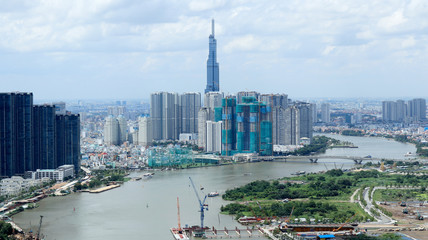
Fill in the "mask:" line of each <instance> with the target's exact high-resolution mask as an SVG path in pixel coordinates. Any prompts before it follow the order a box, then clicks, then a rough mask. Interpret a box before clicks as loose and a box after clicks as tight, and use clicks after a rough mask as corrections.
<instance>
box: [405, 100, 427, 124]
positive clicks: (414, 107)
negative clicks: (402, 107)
mask: <svg viewBox="0 0 428 240" xmlns="http://www.w3.org/2000/svg"><path fill="white" fill-rule="evenodd" d="M407 104H408V105H407V113H408V114H407V115H408V117H409V118H410V120H411V121H413V122H418V121H421V120H425V119H426V109H427V105H426V100H425V99H423V98H415V99H412V100H410V101H409V102H408V103H407Z"/></svg>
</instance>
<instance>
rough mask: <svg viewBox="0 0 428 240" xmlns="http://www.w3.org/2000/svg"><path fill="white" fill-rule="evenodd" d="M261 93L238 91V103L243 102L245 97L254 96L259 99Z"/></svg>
mask: <svg viewBox="0 0 428 240" xmlns="http://www.w3.org/2000/svg"><path fill="white" fill-rule="evenodd" d="M259 95H260V94H259V93H258V92H256V91H242V92H238V93H237V94H236V104H241V103H242V98H243V97H254V98H256V99H259Z"/></svg>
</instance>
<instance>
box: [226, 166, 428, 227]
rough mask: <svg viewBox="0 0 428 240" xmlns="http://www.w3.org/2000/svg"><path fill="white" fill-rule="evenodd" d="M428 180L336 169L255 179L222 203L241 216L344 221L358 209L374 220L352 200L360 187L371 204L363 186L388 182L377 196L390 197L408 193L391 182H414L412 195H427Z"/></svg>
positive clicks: (361, 217) (360, 218) (361, 216)
mask: <svg viewBox="0 0 428 240" xmlns="http://www.w3.org/2000/svg"><path fill="white" fill-rule="evenodd" d="M427 185H428V176H427V175H411V174H406V175H402V174H388V173H384V172H379V171H378V170H363V171H353V172H349V171H342V170H341V169H332V170H329V171H326V172H320V173H311V174H306V175H303V176H297V177H286V178H282V179H278V180H273V181H264V180H261V181H254V182H251V183H248V184H246V185H244V186H241V187H237V188H234V189H229V190H227V191H226V193H225V194H223V195H222V198H223V199H224V200H228V201H233V202H232V203H229V204H227V205H226V206H222V207H221V212H222V213H223V214H230V215H235V217H236V219H239V218H240V217H243V216H255V217H263V218H264V217H266V218H273V217H282V218H289V220H288V221H289V222H295V223H298V222H300V221H301V219H306V220H307V221H310V222H315V223H340V222H345V221H346V220H348V219H349V218H351V217H352V216H354V215H355V216H354V217H353V218H352V221H353V222H367V221H374V218H373V217H372V216H370V215H369V214H367V213H366V212H365V211H364V210H363V209H362V208H361V207H360V206H359V204H358V202H356V201H353V200H351V195H352V194H353V193H356V194H355V196H358V197H357V198H358V199H360V201H361V204H362V205H363V206H365V205H367V203H366V202H365V201H364V199H363V197H362V190H363V189H364V188H366V187H370V191H373V188H374V187H377V186H383V187H386V189H385V190H381V191H380V190H378V191H376V192H375V197H374V199H376V200H385V199H386V198H388V197H389V198H391V197H393V199H399V198H403V194H404V193H403V191H398V190H392V189H388V187H390V188H393V187H403V186H412V187H413V188H415V189H416V190H413V191H410V190H409V191H407V192H406V193H405V194H406V198H410V197H414V198H418V199H419V200H423V199H425V198H426V197H427V193H426V187H427ZM391 190H392V192H390V191H391ZM374 203H375V202H374ZM375 207H376V208H377V209H379V210H380V211H382V212H383V213H385V214H386V215H389V216H390V215H391V213H390V212H388V211H387V210H385V209H384V208H382V207H381V206H378V205H377V204H375ZM293 209H294V211H293ZM291 214H292V215H291ZM310 219H312V220H310ZM295 220H297V221H295Z"/></svg>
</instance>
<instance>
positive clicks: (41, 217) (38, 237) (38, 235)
mask: <svg viewBox="0 0 428 240" xmlns="http://www.w3.org/2000/svg"><path fill="white" fill-rule="evenodd" d="M42 220H43V216H40V223H39V229H38V230H37V238H36V239H37V240H39V239H40V229H41V228H42Z"/></svg>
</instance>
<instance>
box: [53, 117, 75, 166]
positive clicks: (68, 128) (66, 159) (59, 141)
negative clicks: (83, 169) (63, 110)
mask: <svg viewBox="0 0 428 240" xmlns="http://www.w3.org/2000/svg"><path fill="white" fill-rule="evenodd" d="M55 118H56V120H55V122H56V124H55V129H56V148H55V151H56V166H55V168H56V167H58V166H62V165H68V164H73V165H74V172H75V173H78V172H79V170H80V116H79V114H70V113H68V114H57V115H56V116H55Z"/></svg>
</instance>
